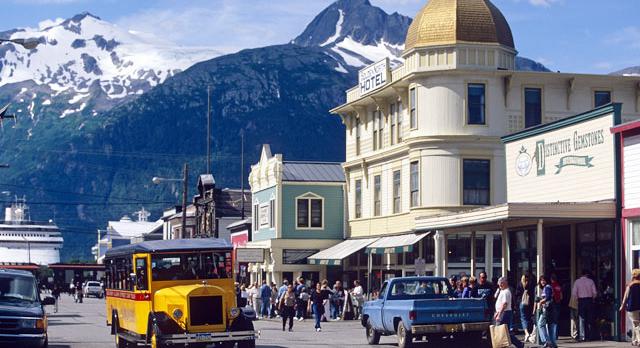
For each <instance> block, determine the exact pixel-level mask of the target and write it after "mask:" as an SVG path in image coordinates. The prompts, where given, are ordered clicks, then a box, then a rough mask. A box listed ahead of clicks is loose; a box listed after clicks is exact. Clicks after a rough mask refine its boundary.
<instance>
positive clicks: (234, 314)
mask: <svg viewBox="0 0 640 348" xmlns="http://www.w3.org/2000/svg"><path fill="white" fill-rule="evenodd" d="M239 315H240V308H237V307H233V308H231V309H230V310H229V316H230V317H231V318H232V319H235V318H237V317H238V316H239Z"/></svg>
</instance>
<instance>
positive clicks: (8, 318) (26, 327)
mask: <svg viewBox="0 0 640 348" xmlns="http://www.w3.org/2000/svg"><path fill="white" fill-rule="evenodd" d="M53 304H55V299H54V298H53V297H51V296H47V297H45V298H44V300H42V301H41V300H40V292H39V291H38V285H37V281H36V278H35V277H34V276H33V274H31V273H29V272H26V271H16V270H8V269H0V347H34V348H35V347H37V348H45V347H47V346H48V342H49V340H48V338H47V316H46V313H45V311H44V308H43V307H44V306H45V305H53Z"/></svg>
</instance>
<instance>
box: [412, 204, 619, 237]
mask: <svg viewBox="0 0 640 348" xmlns="http://www.w3.org/2000/svg"><path fill="white" fill-rule="evenodd" d="M615 217H616V202H614V201H600V202H551V203H505V204H500V205H494V206H490V207H483V208H478V209H473V210H468V211H463V212H459V213H454V214H447V215H439V216H424V217H418V218H416V230H417V231H436V230H438V231H445V232H453V231H462V230H465V229H466V230H467V231H471V230H484V231H492V230H493V231H499V230H501V229H502V224H504V223H506V222H509V223H511V224H512V226H517V225H518V224H521V225H527V224H535V222H536V221H537V220H538V219H544V220H545V221H567V220H593V219H615Z"/></svg>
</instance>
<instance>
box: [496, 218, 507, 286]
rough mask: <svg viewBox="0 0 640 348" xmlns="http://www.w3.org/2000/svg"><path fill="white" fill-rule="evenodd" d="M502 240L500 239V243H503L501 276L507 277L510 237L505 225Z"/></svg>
mask: <svg viewBox="0 0 640 348" xmlns="http://www.w3.org/2000/svg"><path fill="white" fill-rule="evenodd" d="M501 237H502V238H500V242H501V243H502V274H501V276H505V275H506V274H507V270H508V269H507V260H508V257H507V247H508V245H507V237H508V231H507V226H505V225H504V224H503V225H502V236H501ZM493 276H494V277H495V276H496V275H495V274H494V275H493Z"/></svg>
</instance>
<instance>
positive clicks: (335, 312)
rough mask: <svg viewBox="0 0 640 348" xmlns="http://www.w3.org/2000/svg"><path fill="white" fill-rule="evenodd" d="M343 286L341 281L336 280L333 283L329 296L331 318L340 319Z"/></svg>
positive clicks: (343, 295) (342, 305)
mask: <svg viewBox="0 0 640 348" xmlns="http://www.w3.org/2000/svg"><path fill="white" fill-rule="evenodd" d="M344 299H345V294H344V288H343V287H342V282H341V281H339V280H338V281H336V283H335V284H334V285H333V295H332V296H331V319H333V320H340V318H341V317H342V307H344Z"/></svg>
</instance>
